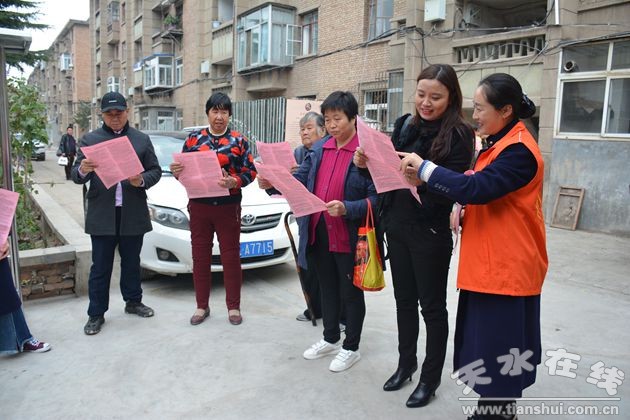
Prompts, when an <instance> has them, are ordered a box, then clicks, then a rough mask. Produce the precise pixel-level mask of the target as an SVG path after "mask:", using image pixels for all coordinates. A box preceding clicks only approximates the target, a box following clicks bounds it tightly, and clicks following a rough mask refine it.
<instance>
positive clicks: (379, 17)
mask: <svg viewBox="0 0 630 420" xmlns="http://www.w3.org/2000/svg"><path fill="white" fill-rule="evenodd" d="M369 4H370V22H369V24H370V26H369V31H368V39H374V38H377V37H379V36H381V35H383V34H384V33H385V32H387V31H389V29H390V27H391V25H390V22H389V20H390V19H391V18H392V17H393V16H394V1H393V0H370V3H369Z"/></svg>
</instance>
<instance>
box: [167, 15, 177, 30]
mask: <svg viewBox="0 0 630 420" xmlns="http://www.w3.org/2000/svg"><path fill="white" fill-rule="evenodd" d="M164 25H165V26H166V27H167V28H168V29H175V28H177V25H179V18H178V17H177V16H173V15H166V17H165V18H164Z"/></svg>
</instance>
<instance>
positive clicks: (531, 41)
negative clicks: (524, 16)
mask: <svg viewBox="0 0 630 420" xmlns="http://www.w3.org/2000/svg"><path fill="white" fill-rule="evenodd" d="M545 33H546V28H544V27H539V28H528V29H520V30H515V31H510V32H501V33H496V34H491V35H481V36H476V37H470V38H462V39H457V40H453V41H452V46H453V62H454V63H455V64H467V63H487V62H498V61H502V60H514V59H515V58H526V57H532V58H533V57H535V56H536V55H539V53H540V52H541V51H542V49H543V47H544V46H545Z"/></svg>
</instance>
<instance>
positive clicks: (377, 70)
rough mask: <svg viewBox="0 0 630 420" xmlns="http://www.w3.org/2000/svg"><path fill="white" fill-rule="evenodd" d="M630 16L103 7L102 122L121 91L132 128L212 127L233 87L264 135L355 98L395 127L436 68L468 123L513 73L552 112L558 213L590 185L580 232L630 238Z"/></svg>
mask: <svg viewBox="0 0 630 420" xmlns="http://www.w3.org/2000/svg"><path fill="white" fill-rule="evenodd" d="M629 19H630V2H629V1H626V0H574V1H573V0H571V1H569V0H528V1H525V0H349V1H345V2H339V1H332V0H300V1H298V0H283V1H281V2H268V1H261V0H186V1H183V0H115V1H114V0H90V18H89V24H90V31H89V38H90V42H91V44H90V45H91V48H90V51H91V52H92V56H91V63H92V65H91V67H92V71H93V73H94V75H95V77H94V78H93V84H92V90H91V92H92V101H91V102H92V104H93V110H94V114H93V119H92V124H93V126H96V124H97V123H98V113H97V112H96V111H97V110H98V105H99V104H98V101H99V99H100V97H101V96H102V95H103V94H104V93H105V92H106V91H108V90H118V91H120V92H122V93H123V94H124V95H125V96H126V97H127V98H128V101H129V105H130V109H131V114H130V120H131V122H132V124H134V125H135V126H137V127H139V128H141V129H164V130H166V129H180V128H182V127H186V126H193V125H199V124H205V123H206V116H205V114H204V104H205V101H206V100H207V98H208V96H209V95H210V94H211V93H212V92H214V91H223V92H226V93H228V94H229V95H230V96H231V97H232V99H233V101H235V102H236V103H239V104H246V105H247V106H250V108H244V109H247V110H248V111H247V112H246V114H252V115H254V116H253V117H252V118H253V121H250V122H249V123H250V124H251V125H252V126H251V127H247V128H248V129H249V131H250V132H252V133H255V132H256V131H257V130H260V129H263V128H265V127H266V126H269V125H274V126H278V130H279V131H281V132H282V131H283V130H284V125H283V120H282V118H276V116H275V115H271V114H270V112H276V113H277V114H279V115H283V112H284V108H283V106H284V102H282V101H283V100H284V99H292V98H294V99H300V98H302V99H319V100H321V99H324V98H325V97H326V96H327V95H328V94H329V93H330V92H332V91H334V90H338V89H341V90H349V91H351V92H353V93H354V94H355V95H356V96H357V99H358V100H359V104H360V110H359V112H360V114H361V115H362V116H364V117H366V118H369V119H371V120H374V121H375V122H376V123H377V124H376V125H377V126H379V127H380V128H381V129H382V130H383V131H390V130H391V129H392V125H393V122H394V120H395V119H396V118H397V117H398V116H400V115H402V114H403V113H405V112H411V111H413V101H414V94H415V86H416V77H417V75H418V74H419V73H420V71H421V70H422V69H423V68H424V67H426V66H427V65H429V64H430V63H449V64H452V65H453V66H454V67H455V69H456V70H457V72H458V75H459V80H460V84H461V87H462V92H463V94H464V97H465V101H464V108H465V110H464V111H465V113H466V114H467V115H470V114H472V109H471V108H472V103H471V98H472V95H473V92H474V89H475V87H476V85H477V83H478V82H479V80H480V79H481V78H482V77H484V76H485V75H488V74H490V73H493V72H498V71H501V72H508V73H510V74H512V75H514V76H515V77H516V78H517V79H518V80H519V81H520V82H521V84H522V85H523V87H524V89H525V91H526V92H527V93H528V95H529V96H530V97H531V98H532V99H533V101H534V102H535V103H536V104H537V106H538V111H537V113H536V114H535V116H534V117H533V118H532V119H530V120H529V121H527V124H528V126H529V128H530V130H531V131H532V132H533V133H534V135H535V137H536V138H537V139H538V141H539V143H540V147H541V149H542V151H543V155H544V157H545V160H546V187H545V210H546V218H547V220H548V221H550V220H551V219H552V217H553V214H552V213H553V211H554V205H555V201H556V197H557V194H558V192H559V190H560V187H562V186H572V187H579V188H584V189H585V191H586V193H585V198H584V202H583V205H582V209H581V211H582V213H581V216H580V219H579V226H580V228H583V229H589V230H596V231H604V232H612V233H620V234H626V235H627V234H630V196H629V187H630V186H629V185H628V181H627V180H628V179H630V169H629V168H630V165H627V163H626V162H627V161H628V160H630V95H627V94H626V93H627V90H628V86H630V84H629V83H628V80H629V79H630V59H628V58H627V57H630V52H628V51H630V35H629V34H628V33H627V31H626V30H625V26H624V25H626V23H625V22H627V21H628V20H629ZM271 98H280V100H279V101H275V102H270V101H271V100H272V99H271ZM265 101H269V102H265ZM285 102H286V101H285ZM272 103H273V106H272V105H271V104H272ZM270 107H271V108H274V109H272V110H271V111H269V109H268V108H270ZM275 108H277V109H275ZM253 109H255V110H256V112H257V113H255V114H254V113H253V112H251V110H253ZM272 117H273V118H272ZM254 124H256V125H257V126H256V127H253V125H254ZM260 137H261V138H265V136H262V135H261V136H260ZM602 162H605V165H606V171H601V170H600V167H601V165H602ZM624 182H625V184H624ZM573 210H575V209H573Z"/></svg>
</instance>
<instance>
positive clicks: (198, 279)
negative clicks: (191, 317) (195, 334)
mask: <svg viewBox="0 0 630 420" xmlns="http://www.w3.org/2000/svg"><path fill="white" fill-rule="evenodd" d="M188 211H189V213H190V237H191V240H192V257H193V283H194V284H195V297H196V299H197V308H199V309H206V308H208V300H209V299H210V289H211V287H212V272H211V271H210V265H211V263H212V246H213V239H214V234H215V232H216V234H217V239H218V240H219V250H220V252H221V263H222V265H223V279H224V280H223V281H224V284H225V303H226V305H227V308H228V310H230V309H240V306H241V284H242V283H243V272H242V270H241V258H240V250H241V246H240V235H241V205H240V204H239V203H233V204H221V205H217V206H213V205H209V204H203V203H199V202H195V201H193V200H191V201H189V202H188Z"/></svg>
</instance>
